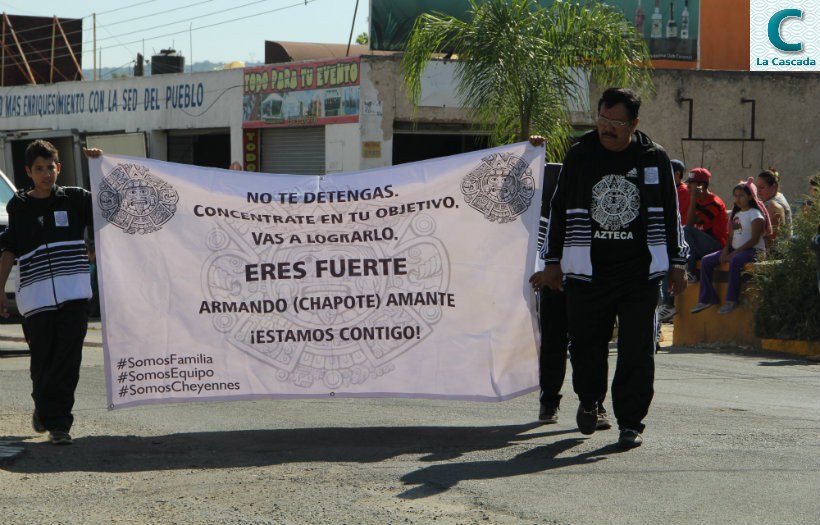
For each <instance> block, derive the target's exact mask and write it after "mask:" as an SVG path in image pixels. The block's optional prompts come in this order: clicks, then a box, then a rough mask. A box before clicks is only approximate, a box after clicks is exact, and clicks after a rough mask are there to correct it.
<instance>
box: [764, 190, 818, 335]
mask: <svg viewBox="0 0 820 525" xmlns="http://www.w3.org/2000/svg"><path fill="white" fill-rule="evenodd" d="M808 202H810V203H811V204H809V205H807V206H803V207H802V209H800V210H798V211H797V212H796V213H795V214H794V217H793V219H792V223H793V228H794V237H793V238H792V239H790V240H788V241H784V242H781V243H779V244H778V245H777V248H776V250H772V253H770V254H768V255H767V257H766V258H765V259H764V261H765V262H767V263H769V264H762V265H759V266H758V269H757V270H756V271H755V274H754V276H753V278H752V287H753V289H754V291H755V294H756V297H757V310H756V311H755V316H754V319H755V335H757V336H758V337H761V338H767V339H797V340H801V341H816V340H817V337H818V330H820V294H818V290H817V256H816V255H815V253H814V252H813V251H812V250H811V249H810V247H809V241H810V240H811V239H812V238H813V237H814V236H815V235H816V234H817V227H818V224H820V198H818V197H814V198H813V199H812V198H808Z"/></svg>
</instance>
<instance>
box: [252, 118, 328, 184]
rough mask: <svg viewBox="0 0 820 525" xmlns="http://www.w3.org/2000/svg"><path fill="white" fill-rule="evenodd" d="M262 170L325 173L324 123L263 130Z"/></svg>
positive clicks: (311, 173)
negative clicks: (312, 125) (321, 124)
mask: <svg viewBox="0 0 820 525" xmlns="http://www.w3.org/2000/svg"><path fill="white" fill-rule="evenodd" d="M261 160H262V171H263V172H265V173H288V174H291V175H324V174H325V127H324V126H318V127H307V128H274V129H265V130H262V159H261Z"/></svg>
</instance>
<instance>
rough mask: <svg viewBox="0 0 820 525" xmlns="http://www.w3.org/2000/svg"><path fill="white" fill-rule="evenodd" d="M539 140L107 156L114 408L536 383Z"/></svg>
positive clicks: (100, 218) (103, 239)
mask: <svg viewBox="0 0 820 525" xmlns="http://www.w3.org/2000/svg"><path fill="white" fill-rule="evenodd" d="M543 168H544V150H543V148H534V147H532V146H530V145H529V144H527V143H521V144H515V145H511V146H504V147H500V148H494V149H489V150H483V151H479V152H474V153H468V154H463V155H456V156H452V157H446V158H441V159H434V160H430V161H425V162H420V163H414V164H405V165H400V166H394V167H390V168H384V169H375V170H369V171H363V172H357V173H343V174H334V175H329V176H324V177H305V176H293V175H274V174H262V173H247V172H236V171H226V170H219V169H212V168H200V167H195V166H187V165H180V164H171V163H165V162H161V161H154V160H147V159H137V158H131V157H122V156H116V155H104V156H103V158H101V159H97V160H94V161H91V184H92V191H93V194H94V206H95V208H94V224H95V240H96V246H97V260H98V261H99V282H100V291H101V300H102V311H103V313H102V319H103V342H104V348H105V359H106V365H105V366H106V376H107V385H108V403H109V408H121V407H125V406H132V405H139V404H145V403H164V402H181V401H198V402H201V401H217V400H235V399H255V398H269V397H276V398H302V397H324V396H339V397H381V396H384V397H426V398H446V399H463V400H479V401H500V400H504V399H509V398H511V397H515V396H518V395H521V394H524V393H527V392H531V391H533V390H535V389H536V388H537V384H538V374H537V372H538V365H537V339H538V333H537V322H536V319H535V316H534V311H535V308H534V296H533V294H532V291H531V290H530V287H529V286H528V284H527V278H528V276H529V275H530V273H531V272H532V270H533V263H532V261H533V254H534V253H535V251H536V242H537V239H536V237H537V229H538V215H539V212H540V207H541V184H542V178H543Z"/></svg>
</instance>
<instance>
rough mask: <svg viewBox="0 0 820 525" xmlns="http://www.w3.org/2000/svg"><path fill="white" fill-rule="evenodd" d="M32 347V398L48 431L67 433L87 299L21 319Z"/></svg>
mask: <svg viewBox="0 0 820 525" xmlns="http://www.w3.org/2000/svg"><path fill="white" fill-rule="evenodd" d="M24 324H25V330H26V338H27V339H28V346H29V349H30V350H31V382H32V386H33V389H32V392H31V397H32V398H33V399H34V409H35V410H36V411H37V415H38V416H39V418H40V422H41V423H42V424H43V425H44V426H45V427H46V428H47V429H48V430H59V431H64V432H68V431H69V430H70V429H71V424H72V423H73V422H74V417H73V416H72V415H71V409H72V407H73V406H74V390H75V389H76V388H77V382H78V381H79V379H80V362H81V360H82V353H83V340H84V339H85V333H86V330H87V329H88V301H85V300H82V301H71V302H68V303H64V304H63V305H61V306H60V307H59V308H58V309H57V310H52V311H47V312H41V313H38V314H34V315H32V316H31V317H28V318H26V320H25V321H24Z"/></svg>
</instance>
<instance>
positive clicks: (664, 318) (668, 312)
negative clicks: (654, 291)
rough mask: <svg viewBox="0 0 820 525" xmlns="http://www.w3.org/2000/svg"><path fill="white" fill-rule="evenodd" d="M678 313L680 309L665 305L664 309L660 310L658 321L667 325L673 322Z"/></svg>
mask: <svg viewBox="0 0 820 525" xmlns="http://www.w3.org/2000/svg"><path fill="white" fill-rule="evenodd" d="M676 313H678V309H677V308H675V307H674V306H667V305H663V307H662V308H661V309H660V310H658V319H659V320H660V322H662V323H667V322H669V321H671V320H672V318H673V317H674V316H675V314H676Z"/></svg>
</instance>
